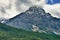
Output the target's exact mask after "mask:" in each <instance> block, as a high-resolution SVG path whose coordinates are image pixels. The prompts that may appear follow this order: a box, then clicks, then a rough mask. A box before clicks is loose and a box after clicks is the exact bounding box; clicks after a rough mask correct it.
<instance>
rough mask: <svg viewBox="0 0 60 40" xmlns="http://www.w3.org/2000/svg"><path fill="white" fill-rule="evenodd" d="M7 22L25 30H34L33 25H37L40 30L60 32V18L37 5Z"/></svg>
mask: <svg viewBox="0 0 60 40" xmlns="http://www.w3.org/2000/svg"><path fill="white" fill-rule="evenodd" d="M5 24H7V25H10V26H14V27H17V28H22V29H24V30H32V28H33V27H32V26H33V25H35V26H37V27H38V28H39V29H40V30H44V31H50V32H57V33H59V32H60V19H57V18H55V17H52V16H51V15H50V14H49V13H45V11H44V9H42V8H40V7H36V6H33V7H30V8H29V9H28V10H27V11H26V12H23V13H21V14H19V15H17V16H15V17H13V18H11V19H9V21H7V22H6V23H5Z"/></svg>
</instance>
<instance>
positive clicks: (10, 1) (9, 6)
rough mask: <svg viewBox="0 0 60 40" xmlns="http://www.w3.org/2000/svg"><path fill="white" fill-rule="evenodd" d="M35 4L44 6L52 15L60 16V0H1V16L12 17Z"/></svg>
mask: <svg viewBox="0 0 60 40" xmlns="http://www.w3.org/2000/svg"><path fill="white" fill-rule="evenodd" d="M33 5H39V6H42V7H43V9H44V10H45V11H46V12H49V13H51V15H52V16H54V17H58V18H60V0H0V18H1V17H3V18H11V17H14V16H16V15H17V14H19V13H21V12H24V11H26V10H27V9H28V8H29V7H31V6H33Z"/></svg>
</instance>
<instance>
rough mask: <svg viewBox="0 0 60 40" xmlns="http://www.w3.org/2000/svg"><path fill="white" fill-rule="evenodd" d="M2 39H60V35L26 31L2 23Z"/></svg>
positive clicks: (0, 30)
mask: <svg viewBox="0 0 60 40" xmlns="http://www.w3.org/2000/svg"><path fill="white" fill-rule="evenodd" d="M0 40H60V36H58V35H55V34H46V33H38V32H32V31H25V30H22V29H17V28H13V27H11V26H7V25H5V24H1V23H0Z"/></svg>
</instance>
